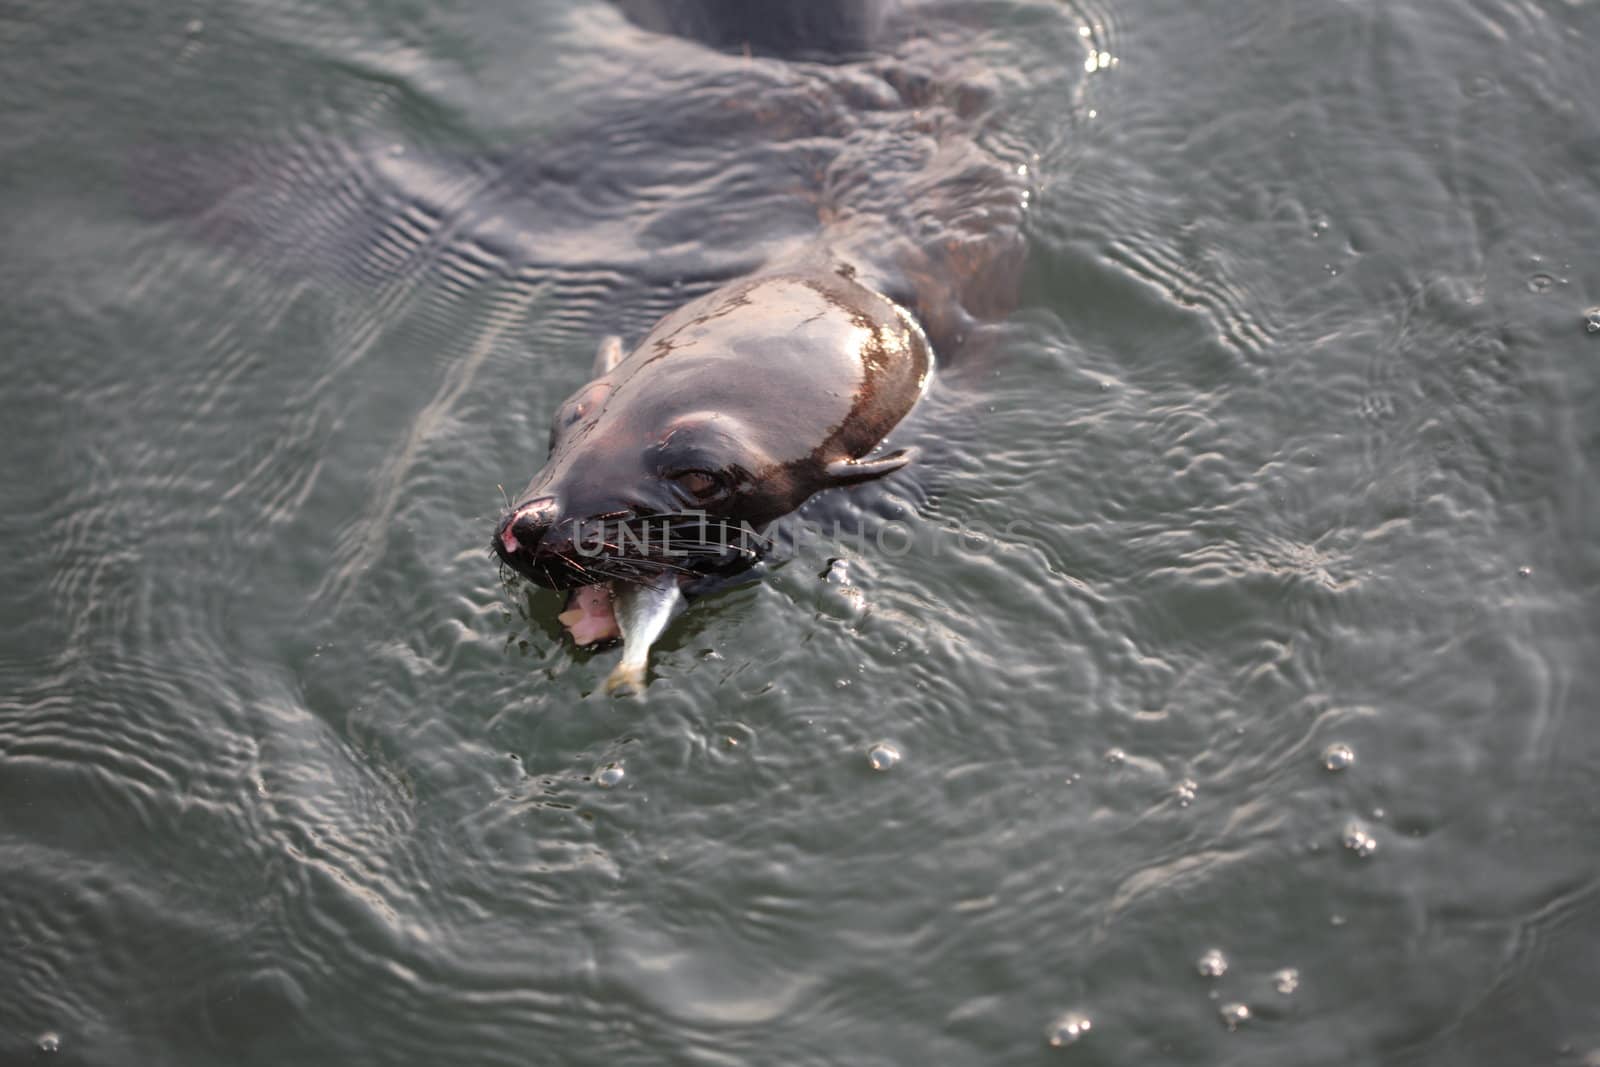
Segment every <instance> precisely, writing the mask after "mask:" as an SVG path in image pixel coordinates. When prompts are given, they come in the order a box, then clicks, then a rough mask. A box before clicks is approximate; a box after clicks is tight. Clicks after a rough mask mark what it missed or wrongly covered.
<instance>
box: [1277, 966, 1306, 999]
mask: <svg viewBox="0 0 1600 1067" xmlns="http://www.w3.org/2000/svg"><path fill="white" fill-rule="evenodd" d="M1272 985H1273V988H1275V989H1276V990H1277V991H1278V992H1280V993H1282V994H1283V995H1284V996H1288V995H1289V994H1290V993H1293V992H1294V991H1295V990H1296V989H1299V988H1300V972H1299V971H1297V970H1295V969H1294V968H1293V967H1285V968H1284V969H1283V970H1281V971H1274V972H1273V974H1272Z"/></svg>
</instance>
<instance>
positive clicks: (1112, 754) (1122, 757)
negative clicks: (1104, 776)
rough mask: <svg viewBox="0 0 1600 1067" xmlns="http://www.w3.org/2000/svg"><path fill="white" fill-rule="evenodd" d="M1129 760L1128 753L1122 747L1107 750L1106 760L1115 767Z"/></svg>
mask: <svg viewBox="0 0 1600 1067" xmlns="http://www.w3.org/2000/svg"><path fill="white" fill-rule="evenodd" d="M1127 761H1128V754H1127V753H1126V752H1124V751H1122V749H1120V748H1110V749H1107V750H1106V762H1107V763H1109V764H1111V766H1113V767H1120V766H1122V765H1123V764H1124V763H1126V762H1127Z"/></svg>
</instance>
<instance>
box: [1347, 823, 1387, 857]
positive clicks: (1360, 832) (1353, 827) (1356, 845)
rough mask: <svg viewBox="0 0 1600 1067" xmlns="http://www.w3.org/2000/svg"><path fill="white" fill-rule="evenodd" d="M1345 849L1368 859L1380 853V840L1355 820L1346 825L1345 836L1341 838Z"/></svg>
mask: <svg viewBox="0 0 1600 1067" xmlns="http://www.w3.org/2000/svg"><path fill="white" fill-rule="evenodd" d="M1340 840H1341V842H1342V843H1343V844H1344V847H1345V848H1347V849H1349V850H1350V851H1351V852H1354V853H1355V854H1356V855H1357V856H1360V857H1361V858H1362V859H1366V858H1367V857H1368V856H1370V855H1372V854H1373V853H1374V852H1376V851H1378V840H1377V838H1375V837H1373V836H1372V833H1371V831H1369V830H1368V829H1367V828H1366V827H1365V826H1362V825H1361V824H1360V823H1359V822H1356V821H1354V820H1352V821H1350V822H1348V823H1346V824H1345V828H1344V834H1343V835H1342V836H1341V838H1340Z"/></svg>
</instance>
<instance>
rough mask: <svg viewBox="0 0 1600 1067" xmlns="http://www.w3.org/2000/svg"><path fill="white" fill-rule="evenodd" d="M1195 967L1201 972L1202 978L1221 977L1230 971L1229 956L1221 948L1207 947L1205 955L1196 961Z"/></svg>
mask: <svg viewBox="0 0 1600 1067" xmlns="http://www.w3.org/2000/svg"><path fill="white" fill-rule="evenodd" d="M1194 969H1195V970H1197V971H1199V972H1200V977H1202V978H1221V977H1222V976H1223V975H1225V974H1227V973H1228V957H1226V956H1224V955H1223V954H1222V950H1221V949H1216V948H1213V949H1207V950H1206V952H1205V954H1204V955H1202V956H1201V957H1200V958H1199V959H1197V960H1195V961H1194Z"/></svg>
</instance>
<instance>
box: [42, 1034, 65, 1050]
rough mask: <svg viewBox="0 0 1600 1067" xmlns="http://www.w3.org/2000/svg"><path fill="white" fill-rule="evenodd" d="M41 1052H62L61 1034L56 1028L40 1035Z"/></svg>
mask: <svg viewBox="0 0 1600 1067" xmlns="http://www.w3.org/2000/svg"><path fill="white" fill-rule="evenodd" d="M39 1051H40V1052H60V1051H61V1035H60V1034H58V1033H56V1032H55V1031H54V1030H47V1031H45V1032H44V1033H42V1034H40V1035H39Z"/></svg>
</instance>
